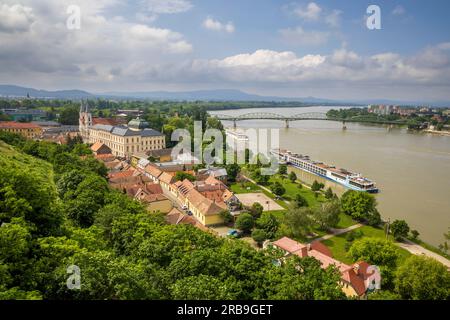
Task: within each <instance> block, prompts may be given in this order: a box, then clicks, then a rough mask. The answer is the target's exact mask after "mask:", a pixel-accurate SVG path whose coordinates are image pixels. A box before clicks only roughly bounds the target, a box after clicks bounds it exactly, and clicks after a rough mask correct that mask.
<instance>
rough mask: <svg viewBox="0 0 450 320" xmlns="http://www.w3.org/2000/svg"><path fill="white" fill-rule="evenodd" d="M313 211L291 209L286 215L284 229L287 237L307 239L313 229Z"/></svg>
mask: <svg viewBox="0 0 450 320" xmlns="http://www.w3.org/2000/svg"><path fill="white" fill-rule="evenodd" d="M311 216H312V211H311V209H309V208H291V209H289V210H288V211H287V212H286V214H285V215H284V219H283V222H284V224H283V228H284V230H283V231H284V233H285V234H286V235H287V236H290V237H294V238H298V237H305V236H306V235H307V234H308V233H309V232H310V231H311V227H312V224H313V223H312V220H311Z"/></svg>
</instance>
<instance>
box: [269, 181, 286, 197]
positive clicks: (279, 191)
mask: <svg viewBox="0 0 450 320" xmlns="http://www.w3.org/2000/svg"><path fill="white" fill-rule="evenodd" d="M271 189H272V192H273V193H274V194H275V195H276V196H279V197H281V196H282V195H283V194H284V193H285V192H286V189H285V188H284V187H283V186H282V185H281V183H279V182H278V181H275V182H274V183H273V184H272V186H271Z"/></svg>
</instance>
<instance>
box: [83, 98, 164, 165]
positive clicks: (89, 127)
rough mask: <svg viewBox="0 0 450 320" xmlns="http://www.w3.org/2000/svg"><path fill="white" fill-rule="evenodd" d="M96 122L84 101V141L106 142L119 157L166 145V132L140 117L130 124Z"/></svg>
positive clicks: (92, 142) (126, 156)
mask: <svg viewBox="0 0 450 320" xmlns="http://www.w3.org/2000/svg"><path fill="white" fill-rule="evenodd" d="M95 122H96V121H95V119H93V118H92V114H91V113H90V112H89V107H88V106H86V107H85V106H84V105H83V103H82V105H81V108H80V118H79V130H80V134H81V137H82V138H83V141H84V142H85V143H89V144H94V143H96V142H100V143H104V144H105V145H107V146H108V147H109V148H110V149H111V151H112V154H113V155H115V156H117V157H122V158H130V157H131V156H132V155H133V154H134V153H141V152H147V151H151V150H160V149H164V148H165V146H166V140H165V136H164V134H162V133H161V132H159V131H156V130H153V129H151V128H148V123H147V122H146V121H144V120H142V119H140V118H139V117H138V118H136V119H133V120H131V121H130V122H129V123H128V125H111V124H105V121H101V122H102V123H100V121H99V123H95Z"/></svg>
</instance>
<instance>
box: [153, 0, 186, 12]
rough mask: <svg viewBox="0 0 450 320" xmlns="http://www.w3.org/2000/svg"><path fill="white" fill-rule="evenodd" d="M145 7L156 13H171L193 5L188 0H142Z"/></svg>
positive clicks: (182, 10) (184, 9) (183, 10)
mask: <svg viewBox="0 0 450 320" xmlns="http://www.w3.org/2000/svg"><path fill="white" fill-rule="evenodd" d="M144 3H145V6H146V8H147V9H148V10H149V11H150V12H152V13H156V14H173V13H180V12H185V11H188V10H190V9H191V8H192V7H193V5H192V3H191V2H190V1H188V0H144Z"/></svg>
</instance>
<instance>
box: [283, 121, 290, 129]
mask: <svg viewBox="0 0 450 320" xmlns="http://www.w3.org/2000/svg"><path fill="white" fill-rule="evenodd" d="M284 122H285V123H286V129H289V120H288V119H286V120H284Z"/></svg>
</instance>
